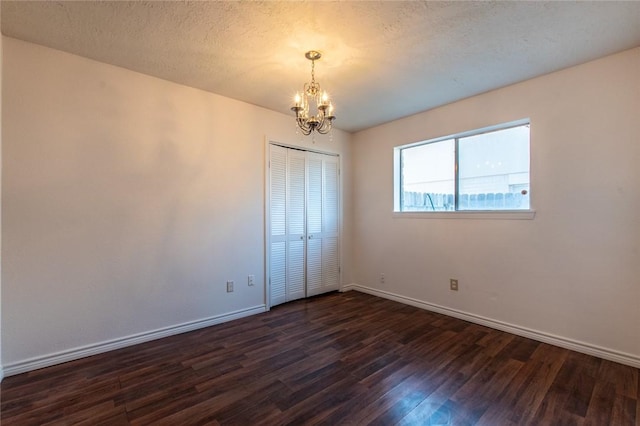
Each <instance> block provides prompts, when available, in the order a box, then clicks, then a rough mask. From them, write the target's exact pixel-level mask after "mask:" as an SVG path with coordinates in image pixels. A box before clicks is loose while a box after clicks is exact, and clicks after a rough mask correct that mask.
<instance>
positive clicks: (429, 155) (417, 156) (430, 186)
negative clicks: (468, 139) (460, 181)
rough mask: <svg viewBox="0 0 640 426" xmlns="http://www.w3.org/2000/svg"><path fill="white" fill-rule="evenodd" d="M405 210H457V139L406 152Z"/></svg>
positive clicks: (404, 172)
mask: <svg viewBox="0 0 640 426" xmlns="http://www.w3.org/2000/svg"><path fill="white" fill-rule="evenodd" d="M401 155H402V158H401V160H400V161H401V163H402V187H403V191H402V211H409V212H410V211H425V210H426V211H443V210H453V209H454V193H455V186H456V176H455V164H456V161H455V157H456V152H455V140H454V139H449V140H444V141H441V142H435V143H430V144H424V145H418V146H415V147H412V148H407V149H403V150H402V152H401Z"/></svg>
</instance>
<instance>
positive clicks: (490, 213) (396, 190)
mask: <svg viewBox="0 0 640 426" xmlns="http://www.w3.org/2000/svg"><path fill="white" fill-rule="evenodd" d="M524 125H528V126H531V120H530V118H523V119H520V120H515V121H510V122H507V123H501V124H496V125H492V126H487V127H482V128H478V129H474V130H469V131H464V132H460V133H455V134H451V135H446V136H441V137H437V138H433V139H427V140H422V141H419V142H412V143H409V144H404V145H400V146H395V147H394V148H393V217H396V218H431V219H436V218H437V219H444V218H446V219H533V218H534V217H535V210H534V209H533V199H532V198H531V196H530V198H529V208H528V209H517V210H448V211H428V210H425V211H402V210H401V206H402V192H403V191H402V178H403V177H402V150H403V149H407V148H413V147H417V146H422V145H427V144H432V143H438V142H443V141H446V140H454V149H455V154H454V157H455V164H454V200H455V201H454V203H455V207H456V208H457V207H458V206H459V196H460V194H459V190H460V188H459V186H460V182H459V180H460V179H459V173H460V170H459V139H462V138H465V137H470V136H477V135H481V134H485V133H491V132H495V131H500V130H507V129H511V128H514V127H520V126H524ZM529 129H530V131H531V127H529ZM531 185H532V182H531V137H530V138H529V189H530V193H531Z"/></svg>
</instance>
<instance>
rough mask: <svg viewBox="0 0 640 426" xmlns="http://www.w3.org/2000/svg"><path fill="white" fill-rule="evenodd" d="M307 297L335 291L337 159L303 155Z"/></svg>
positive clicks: (337, 286) (311, 154)
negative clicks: (305, 198) (305, 202)
mask: <svg viewBox="0 0 640 426" xmlns="http://www.w3.org/2000/svg"><path fill="white" fill-rule="evenodd" d="M307 203H308V204H307V296H313V295H316V294H320V293H325V292H327V291H332V290H337V289H338V288H339V287H340V285H339V276H340V275H339V269H338V267H339V257H338V158H337V157H335V156H331V155H324V154H317V153H313V152H308V153H307Z"/></svg>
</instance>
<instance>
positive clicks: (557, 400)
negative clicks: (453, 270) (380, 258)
mask: <svg viewBox="0 0 640 426" xmlns="http://www.w3.org/2000/svg"><path fill="white" fill-rule="evenodd" d="M0 399H1V401H0V411H1V413H0V421H1V422H2V424H3V425H4V424H7V425H18V426H21V425H43V424H52V425H63V424H64V425H71V424H80V425H163V424H166V425H176V424H180V425H191V424H209V425H289V424H291V425H302V424H324V425H341V424H358V425H359V424H378V425H393V424H401V425H435V424H442V425H445V424H447V425H456V426H460V425H470V426H471V425H487V426H488V425H491V426H515V425H518V426H520V425H531V426H534V425H556V424H558V425H559V424H567V425H615V426H634V425H635V426H637V425H638V424H640V404H639V402H638V401H639V399H640V373H639V371H638V369H636V368H632V367H628V366H624V365H620V364H617V363H614V362H610V361H605V360H601V359H599V358H594V357H591V356H588V355H584V354H579V353H576V352H572V351H569V350H567V349H562V348H558V347H554V346H550V345H547V344H544V343H540V342H536V341H533V340H530V339H526V338H524V337H520V336H515V335H512V334H508V333H504V332H501V331H497V330H492V329H490V328H487V327H484V326H480V325H477V324H472V323H469V322H465V321H462V320H458V319H455V318H451V317H447V316H444V315H440V314H437V313H434V312H428V311H424V310H420V309H417V308H414V307H411V306H407V305H402V304H400V303H397V302H393V301H390V300H387V299H382V298H378V297H374V296H371V295H367V294H363V293H357V292H347V293H331V294H327V295H322V296H318V297H313V298H309V299H305V300H299V301H295V302H291V303H287V304H283V305H280V306H277V307H275V308H273V309H272V310H271V311H269V312H266V313H263V314H259V315H255V316H251V317H246V318H242V319H238V320H236V321H232V322H228V323H224V324H219V325H216V326H212V327H208V328H204V329H200V330H196V331H193V332H190V333H185V334H181V335H177V336H171V337H168V338H165V339H160V340H156V341H152V342H146V343H143V344H140V345H136V346H131V347H127V348H122V349H119V350H115V351H112V352H108V353H103V354H99V355H96V356H93V357H88V358H83V359H80V360H77V361H73V362H68V363H65V364H61V365H56V366H53V367H49V368H44V369H41V370H37V371H32V372H29V373H25V374H20V375H17V376H12V377H7V378H5V379H4V381H3V382H2V383H1V384H0Z"/></svg>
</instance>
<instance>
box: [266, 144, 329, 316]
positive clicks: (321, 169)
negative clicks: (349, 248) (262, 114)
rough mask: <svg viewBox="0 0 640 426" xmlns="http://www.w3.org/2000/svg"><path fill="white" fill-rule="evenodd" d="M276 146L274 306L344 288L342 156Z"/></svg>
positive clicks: (272, 186) (272, 239)
mask: <svg viewBox="0 0 640 426" xmlns="http://www.w3.org/2000/svg"><path fill="white" fill-rule="evenodd" d="M269 146H270V151H269V155H270V165H269V167H270V170H269V189H270V195H269V196H270V246H269V250H270V253H269V270H270V276H269V280H270V289H271V294H270V302H271V306H274V305H277V304H280V303H284V302H288V301H291V300H295V299H300V298H302V297H305V296H311V295H315V294H320V293H324V292H327V291H331V290H337V289H338V288H339V276H340V274H339V255H338V248H339V232H338V231H339V226H338V218H339V204H338V201H339V196H338V188H339V185H338V158H337V157H335V156H331V155H324V154H317V153H312V152H306V151H301V150H296V149H289V148H284V147H281V146H277V145H269Z"/></svg>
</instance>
